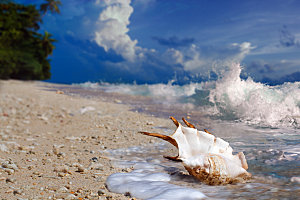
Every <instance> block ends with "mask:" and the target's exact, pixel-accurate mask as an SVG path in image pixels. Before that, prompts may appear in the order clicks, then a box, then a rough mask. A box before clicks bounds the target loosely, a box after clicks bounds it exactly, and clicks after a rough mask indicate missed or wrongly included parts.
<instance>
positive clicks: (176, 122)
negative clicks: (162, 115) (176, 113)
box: [170, 116, 180, 127]
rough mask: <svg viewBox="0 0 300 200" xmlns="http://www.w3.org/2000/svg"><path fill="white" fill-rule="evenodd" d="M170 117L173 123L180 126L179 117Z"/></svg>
mask: <svg viewBox="0 0 300 200" xmlns="http://www.w3.org/2000/svg"><path fill="white" fill-rule="evenodd" d="M170 119H171V120H172V121H173V123H174V124H175V126H177V127H179V125H180V123H179V122H178V121H177V119H175V118H174V117H172V116H170Z"/></svg>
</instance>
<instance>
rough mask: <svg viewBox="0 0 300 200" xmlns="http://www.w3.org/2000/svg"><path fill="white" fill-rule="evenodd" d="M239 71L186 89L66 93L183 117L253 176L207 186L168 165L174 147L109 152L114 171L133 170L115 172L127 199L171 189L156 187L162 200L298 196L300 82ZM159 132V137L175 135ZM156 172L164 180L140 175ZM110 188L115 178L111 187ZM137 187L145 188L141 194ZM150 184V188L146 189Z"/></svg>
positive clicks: (122, 87) (88, 87)
mask: <svg viewBox="0 0 300 200" xmlns="http://www.w3.org/2000/svg"><path fill="white" fill-rule="evenodd" d="M241 70H242V69H241V66H240V65H239V64H234V65H232V66H231V68H230V69H229V70H227V71H224V72H223V73H222V75H221V76H220V78H219V79H218V80H217V81H210V82H203V83H190V84H187V85H183V86H179V85H174V84H173V83H172V81H170V82H169V83H168V84H154V85H136V84H108V83H90V82H87V83H83V84H74V85H73V86H70V87H68V88H67V89H66V88H65V89H66V90H65V92H66V93H69V94H78V93H79V94H81V95H83V96H85V97H97V98H101V99H102V100H104V101H105V100H111V99H115V101H116V102H118V103H124V104H130V105H132V107H133V110H136V111H139V112H145V113H148V114H152V115H154V116H158V117H166V118H167V117H169V116H174V117H175V118H177V119H180V118H181V117H185V118H187V119H189V121H190V122H191V123H193V124H194V125H195V126H196V127H197V128H198V129H200V130H202V129H204V128H206V129H208V130H209V131H210V132H212V133H213V134H214V135H216V136H218V137H221V138H223V139H224V140H226V141H228V142H229V143H230V145H231V146H232V147H233V149H234V152H235V153H237V152H239V151H243V152H244V154H245V156H246V159H247V161H248V165H249V170H248V171H249V172H250V173H252V175H253V179H252V180H250V181H249V182H247V183H243V184H235V185H226V186H207V185H205V184H202V183H199V182H198V181H196V180H195V179H193V178H192V177H191V176H188V175H186V174H185V173H184V171H185V169H184V168H183V167H182V166H181V164H180V163H174V162H172V161H169V160H165V159H164V158H163V156H162V155H165V154H166V152H167V149H168V148H170V146H168V144H166V143H165V142H163V141H162V142H161V143H159V144H151V146H142V147H133V148H129V149H120V150H109V151H108V153H109V154H110V155H111V158H112V160H114V163H115V165H116V166H119V167H120V166H121V167H130V168H133V169H134V171H133V172H132V174H131V173H128V174H127V175H128V176H129V178H128V177H127V175H126V177H127V178H125V179H124V175H120V176H118V174H115V175H112V177H111V178H115V179H114V181H112V182H115V180H118V181H119V182H120V183H121V185H125V186H126V187H125V186H124V187H125V189H124V187H122V190H121V189H120V190H118V188H119V187H118V186H115V187H114V186H112V188H111V190H112V191H115V192H119V193H124V191H125V190H126V191H127V193H126V194H128V193H130V195H132V196H135V197H137V198H141V199H151V198H152V199H155V198H156V197H155V196H143V193H145V194H147V191H148V192H149V191H150V193H151V191H154V190H155V186H157V188H159V187H161V188H168V189H166V190H159V191H160V193H159V194H156V195H158V199H164V198H163V197H164V196H163V195H166V196H165V198H166V199H168V198H167V196H168V194H170V193H168V191H169V192H170V191H173V192H172V194H176V195H175V196H177V197H178V199H200V196H201V195H200V193H197V192H196V193H195V195H196V194H197V195H199V196H198V197H199V198H198V197H197V196H194V197H193V196H192V197H187V196H184V194H187V193H192V192H188V191H190V190H191V189H192V190H193V191H194V190H197V191H199V192H201V194H203V195H205V196H206V198H209V199H233V198H234V199H300V82H295V83H284V84H283V85H278V86H268V85H264V84H262V83H258V82H255V81H253V80H252V79H251V78H248V79H247V80H244V79H241V78H240V73H241ZM60 89H64V88H60ZM158 128H160V130H161V132H160V133H162V134H171V133H173V131H174V130H175V127H174V129H173V130H170V129H166V128H165V127H158ZM139 173H140V174H139ZM156 173H158V174H160V175H158V176H155V177H156V178H155V180H154V179H151V180H150V182H143V181H145V180H143V178H141V179H139V178H137V177H148V176H150V177H152V175H151V174H156ZM166 177H168V178H166ZM141 181H142V182H141ZM151 181H152V182H151ZM155 181H156V182H155ZM109 183H110V179H108V182H107V184H108V186H109V185H110V184H109ZM165 184H167V185H165ZM140 185H144V190H142V192H139V191H140V190H141V187H138V186H140ZM147 185H148V186H153V187H150V189H149V188H148V189H149V190H147V188H146V186H147ZM172 185H175V188H173V186H172ZM127 186H128V187H127ZM177 186H179V187H180V188H176V187H177ZM109 187H110V186H109ZM169 187H170V188H169ZM138 188H139V189H138ZM157 188H156V189H157ZM157 191H158V189H157ZM159 195H162V196H159ZM182 195H183V196H182ZM160 197H162V198H160ZM202 197H203V196H202ZM202 197H201V198H202ZM170 198H171V197H170ZM170 198H169V199H170ZM172 199H173V197H172Z"/></svg>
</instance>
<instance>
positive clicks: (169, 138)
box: [139, 131, 178, 148]
mask: <svg viewBox="0 0 300 200" xmlns="http://www.w3.org/2000/svg"><path fill="white" fill-rule="evenodd" d="M139 133H141V134H144V135H149V136H152V137H157V138H160V139H163V140H165V141H167V142H169V143H171V144H172V145H174V146H175V147H176V148H178V144H177V142H176V140H175V139H173V138H171V137H170V136H167V135H162V134H159V133H149V132H143V131H140V132H139Z"/></svg>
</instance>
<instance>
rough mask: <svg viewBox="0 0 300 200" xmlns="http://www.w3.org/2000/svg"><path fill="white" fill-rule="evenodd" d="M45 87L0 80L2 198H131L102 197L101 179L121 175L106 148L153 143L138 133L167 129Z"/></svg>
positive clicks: (117, 107)
mask: <svg viewBox="0 0 300 200" xmlns="http://www.w3.org/2000/svg"><path fill="white" fill-rule="evenodd" d="M47 86H49V83H45V82H24V81H15V80H9V81H0V196H1V199H132V198H131V197H127V196H124V195H120V194H114V193H111V192H109V191H108V190H107V189H106V187H105V181H106V178H107V177H108V176H109V175H110V174H112V173H115V172H126V171H130V169H120V168H116V167H114V166H113V165H112V161H111V160H110V159H109V157H108V155H107V154H106V153H105V150H106V149H117V148H126V147H130V146H138V145H147V144H148V145H149V143H153V142H156V139H155V138H149V137H147V136H143V135H141V134H138V131H149V132H159V130H157V128H156V127H167V128H168V127H169V128H171V129H173V128H174V125H173V124H172V123H171V122H170V120H167V119H161V118H155V117H153V116H148V115H146V114H141V113H137V112H133V111H130V109H131V107H130V106H128V105H123V104H121V103H120V102H118V101H115V100H114V99H112V100H111V102H112V103H110V102H102V101H100V100H99V99H86V98H83V97H79V96H76V97H75V96H68V95H66V94H64V93H63V92H60V91H50V90H48V89H47Z"/></svg>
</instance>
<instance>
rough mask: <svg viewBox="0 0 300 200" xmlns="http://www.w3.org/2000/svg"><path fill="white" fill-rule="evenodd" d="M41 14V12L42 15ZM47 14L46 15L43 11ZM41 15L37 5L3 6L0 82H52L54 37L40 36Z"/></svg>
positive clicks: (0, 6)
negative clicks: (50, 80) (49, 57)
mask: <svg viewBox="0 0 300 200" xmlns="http://www.w3.org/2000/svg"><path fill="white" fill-rule="evenodd" d="M41 12H42V11H41ZM43 13H44V11H43ZM41 22H42V20H41V13H40V11H39V10H38V9H37V8H36V6H34V5H21V4H16V3H13V2H11V1H7V0H5V1H3V0H1V2H0V78H1V79H8V78H14V79H22V80H44V79H49V78H50V76H51V74H50V60H49V59H47V57H48V56H49V55H51V54H52V52H53V49H54V48H55V47H54V46H53V42H55V40H54V39H52V38H51V37H52V35H51V34H50V33H48V32H45V33H44V34H41V33H39V32H38V30H39V28H40V26H39V24H40V23H41Z"/></svg>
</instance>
